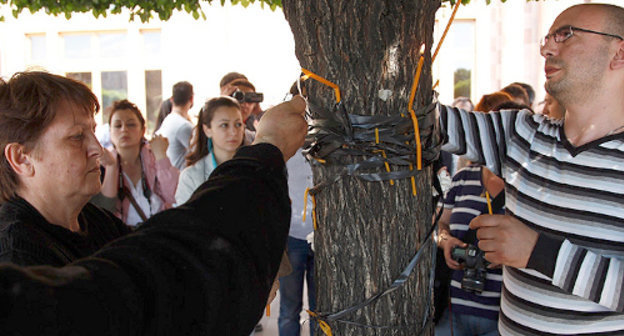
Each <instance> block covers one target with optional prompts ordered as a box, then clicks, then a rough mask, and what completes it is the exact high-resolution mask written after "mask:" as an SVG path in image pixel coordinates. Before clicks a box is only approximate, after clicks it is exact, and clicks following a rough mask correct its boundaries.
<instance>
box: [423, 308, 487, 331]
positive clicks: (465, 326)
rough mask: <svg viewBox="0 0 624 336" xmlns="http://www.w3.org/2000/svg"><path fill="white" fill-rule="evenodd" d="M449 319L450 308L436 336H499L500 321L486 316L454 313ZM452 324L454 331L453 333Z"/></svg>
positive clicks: (444, 315) (442, 319) (436, 329)
mask: <svg viewBox="0 0 624 336" xmlns="http://www.w3.org/2000/svg"><path fill="white" fill-rule="evenodd" d="M452 315H453V316H452V322H451V321H449V310H448V309H446V310H445V311H444V314H443V315H442V318H441V319H440V322H439V323H438V325H437V326H436V328H435V336H451V335H452V336H498V335H499V333H498V321H497V320H491V319H488V318H485V317H479V316H474V315H466V314H458V313H453V314H452ZM451 324H452V326H453V332H452V333H451V328H450V327H451Z"/></svg>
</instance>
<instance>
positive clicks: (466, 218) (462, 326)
mask: <svg viewBox="0 0 624 336" xmlns="http://www.w3.org/2000/svg"><path fill="white" fill-rule="evenodd" d="M503 186H504V184H503V180H502V179H500V178H499V177H497V176H496V175H494V174H493V173H492V172H491V171H489V170H488V169H487V168H485V167H482V166H479V165H476V164H471V165H469V166H467V167H465V168H463V169H462V170H460V171H459V172H457V174H455V176H453V182H452V183H451V188H450V189H449V191H448V193H447V194H446V198H445V199H444V211H443V212H442V217H441V218H440V221H439V231H438V247H439V248H440V249H442V250H443V251H444V259H445V261H446V265H447V266H448V267H449V268H450V269H451V270H453V271H452V273H451V283H450V286H449V288H450V305H449V309H448V310H447V312H446V313H445V316H446V318H445V317H444V316H443V317H442V319H441V320H440V322H439V324H438V326H437V327H436V335H439V336H440V335H455V336H463V335H466V336H469V335H470V336H472V335H487V336H489V335H498V331H497V321H498V310H499V305H500V292H501V274H502V271H501V269H500V268H499V267H496V268H490V267H492V266H489V267H487V268H486V266H487V265H488V262H487V261H486V260H485V259H484V258H483V253H482V252H481V251H480V250H479V249H478V247H477V240H476V234H475V231H474V230H470V229H469V227H468V226H469V224H470V221H471V220H472V219H473V218H475V217H477V216H479V215H481V214H487V213H489V211H488V208H490V207H492V200H494V198H495V197H499V195H500V196H502V194H501V193H503ZM486 192H487V195H486ZM488 198H489V201H488ZM488 202H489V204H488ZM494 207H496V206H494ZM500 208H502V206H501V207H498V209H493V212H494V213H501V214H502V213H503V211H501V210H502V209H500ZM458 254H461V256H458ZM445 294H446V293H444V294H442V295H445Z"/></svg>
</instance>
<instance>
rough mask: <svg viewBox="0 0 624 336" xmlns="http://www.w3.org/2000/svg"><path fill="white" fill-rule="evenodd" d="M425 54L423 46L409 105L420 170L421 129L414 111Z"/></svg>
mask: <svg viewBox="0 0 624 336" xmlns="http://www.w3.org/2000/svg"><path fill="white" fill-rule="evenodd" d="M424 53H425V45H424V44H423V45H422V46H421V47H420V58H419V59H418V68H417V69H416V75H415V76H414V82H413V83H412V90H411V91H410V100H409V105H408V111H409V113H410V116H411V117H412V126H413V127H414V140H416V169H418V170H421V169H422V146H421V144H420V128H419V127H418V118H416V112H415V111H414V99H415V98H416V90H417V89H418V82H419V81H420V75H421V73H422V67H423V64H424V57H423V54H424Z"/></svg>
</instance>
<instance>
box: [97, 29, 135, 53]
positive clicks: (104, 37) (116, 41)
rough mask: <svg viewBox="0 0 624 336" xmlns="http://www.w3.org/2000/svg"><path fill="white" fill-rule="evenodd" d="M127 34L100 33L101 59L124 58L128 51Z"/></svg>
mask: <svg viewBox="0 0 624 336" xmlns="http://www.w3.org/2000/svg"><path fill="white" fill-rule="evenodd" d="M126 36H127V34H125V33H100V34H98V37H99V42H100V56H101V57H124V56H126V51H127V50H128V45H127V38H126Z"/></svg>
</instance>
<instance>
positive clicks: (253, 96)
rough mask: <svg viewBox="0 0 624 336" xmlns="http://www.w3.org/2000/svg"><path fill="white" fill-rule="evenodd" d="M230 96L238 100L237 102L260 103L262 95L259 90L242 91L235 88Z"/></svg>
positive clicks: (262, 98)
mask: <svg viewBox="0 0 624 336" xmlns="http://www.w3.org/2000/svg"><path fill="white" fill-rule="evenodd" d="M231 97H232V98H234V99H236V100H238V102H239V103H241V104H242V103H262V101H263V100H264V95H263V94H262V93H259V92H243V91H240V90H236V91H234V92H233V93H232V94H231Z"/></svg>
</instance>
